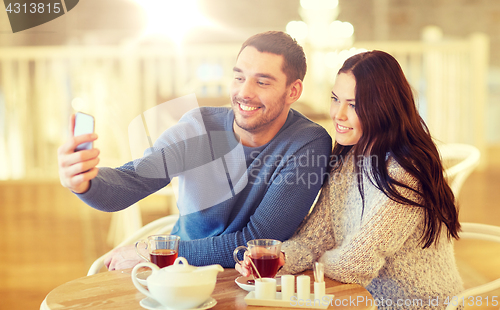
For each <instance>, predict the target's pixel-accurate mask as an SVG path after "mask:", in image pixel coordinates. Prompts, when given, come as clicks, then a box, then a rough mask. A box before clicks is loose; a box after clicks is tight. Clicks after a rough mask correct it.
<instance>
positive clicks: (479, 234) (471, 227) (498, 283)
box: [446, 223, 500, 310]
mask: <svg viewBox="0 0 500 310" xmlns="http://www.w3.org/2000/svg"><path fill="white" fill-rule="evenodd" d="M461 225H462V231H461V232H460V233H459V236H460V239H475V240H485V241H492V242H497V243H500V227H498V226H493V225H486V224H480V223H461ZM499 288H500V278H499V279H496V280H493V281H491V282H488V283H486V284H482V285H479V286H475V287H471V288H469V289H466V290H464V291H463V292H461V293H460V294H458V296H457V299H454V300H455V301H456V302H450V303H449V304H448V306H447V307H446V310H455V309H457V308H458V306H459V305H461V304H463V303H465V305H467V304H468V302H469V301H470V299H469V297H470V296H476V295H481V294H484V293H488V292H491V291H493V290H496V289H499ZM462 299H463V301H462Z"/></svg>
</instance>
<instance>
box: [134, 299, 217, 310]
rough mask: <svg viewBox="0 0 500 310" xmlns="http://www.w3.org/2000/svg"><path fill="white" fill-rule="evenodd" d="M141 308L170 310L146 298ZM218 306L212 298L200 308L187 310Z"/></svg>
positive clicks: (202, 309)
mask: <svg viewBox="0 0 500 310" xmlns="http://www.w3.org/2000/svg"><path fill="white" fill-rule="evenodd" d="M139 304H140V305H141V307H143V308H146V309H149V310H169V309H170V308H167V307H164V306H162V305H161V304H160V303H159V302H157V301H156V300H154V299H152V298H149V297H146V298H144V299H143V300H141V301H140V302H139ZM216 304H217V300H215V298H212V297H210V298H209V299H207V301H205V302H204V303H203V304H201V305H200V306H199V307H197V308H194V309H187V310H204V309H210V308H212V307H213V306H215V305H216Z"/></svg>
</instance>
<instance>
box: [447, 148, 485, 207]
mask: <svg viewBox="0 0 500 310" xmlns="http://www.w3.org/2000/svg"><path fill="white" fill-rule="evenodd" d="M438 150H439V153H440V154H441V160H442V161H443V166H444V168H445V174H446V177H447V179H448V184H449V185H450V187H451V190H452V191H453V194H454V195H455V197H456V198H457V199H458V194H459V193H460V190H461V189H462V186H463V185H464V182H465V180H466V179H467V178H468V177H469V175H470V174H471V173H472V171H474V169H475V168H476V167H477V166H478V165H479V159H480V157H481V153H480V152H479V150H478V149H477V148H476V147H475V146H472V145H468V144H462V143H447V144H438Z"/></svg>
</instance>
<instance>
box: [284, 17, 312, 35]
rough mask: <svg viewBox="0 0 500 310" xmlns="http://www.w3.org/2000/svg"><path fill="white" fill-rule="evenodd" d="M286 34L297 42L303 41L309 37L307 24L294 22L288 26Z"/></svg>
mask: <svg viewBox="0 0 500 310" xmlns="http://www.w3.org/2000/svg"><path fill="white" fill-rule="evenodd" d="M286 32H287V33H288V34H289V35H290V36H291V37H292V38H294V39H296V40H303V39H305V38H306V37H307V32H308V29H307V24H306V23H304V22H303V21H294V20H293V21H291V22H289V23H288V24H287V25H286Z"/></svg>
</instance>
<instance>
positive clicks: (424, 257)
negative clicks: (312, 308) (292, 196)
mask: <svg viewBox="0 0 500 310" xmlns="http://www.w3.org/2000/svg"><path fill="white" fill-rule="evenodd" d="M330 115H331V117H332V119H333V122H334V125H335V129H336V136H335V139H336V143H335V146H334V148H333V153H332V163H331V166H332V170H331V173H330V178H329V180H328V182H327V183H325V185H324V186H323V190H322V192H321V195H320V198H319V200H318V202H317V204H316V206H315V208H314V210H313V211H312V212H311V213H310V214H309V215H308V216H307V217H306V218H305V220H304V222H303V223H302V224H301V226H300V227H299V229H298V230H297V232H296V233H295V235H294V236H293V237H292V238H291V239H290V240H288V241H286V242H284V244H283V246H282V249H283V251H284V253H285V257H286V260H285V261H286V263H285V264H284V266H283V269H282V270H281V272H280V273H282V274H293V273H298V272H301V271H303V270H306V269H312V266H313V263H314V262H316V261H319V262H322V263H324V264H325V274H326V276H328V277H330V278H332V279H334V280H337V281H340V282H344V283H359V284H361V285H363V286H364V287H366V288H367V290H368V291H369V292H370V293H371V294H372V296H373V297H374V298H375V301H376V303H377V304H378V307H379V309H391V308H392V309H427V308H428V309H439V308H443V309H444V308H445V307H446V305H447V304H446V302H451V301H452V298H453V296H456V295H457V294H458V293H459V292H460V291H461V290H463V287H462V281H461V279H460V276H459V274H458V271H457V269H456V264H455V259H454V254H453V247H452V242H451V239H452V238H458V232H459V230H460V224H459V222H458V212H457V209H456V207H455V201H454V196H453V193H452V191H451V189H450V187H449V186H448V185H447V183H446V180H445V178H444V176H443V166H442V164H441V161H440V157H439V153H438V151H437V149H436V146H435V144H434V143H433V141H432V138H431V136H430V134H429V131H428V129H427V127H426V125H425V123H424V122H423V120H422V119H421V118H420V116H419V114H418V112H417V109H416V106H415V102H414V98H413V95H412V91H411V87H410V85H409V83H408V81H407V80H406V78H405V76H404V74H403V71H402V70H401V67H400V66H399V64H398V62H397V61H396V60H395V59H394V58H393V57H392V56H391V55H389V54H387V53H385V52H381V51H371V52H366V53H361V54H357V55H355V56H352V57H350V58H349V59H347V61H346V62H345V63H344V65H343V66H342V68H341V69H340V70H339V73H338V76H337V79H336V81H335V85H334V87H333V91H332V103H331V109H330ZM282 261H283V260H282ZM245 262H246V264H247V265H246V266H244V267H241V266H239V265H237V266H236V268H237V269H238V270H239V271H240V272H241V273H242V274H243V275H248V274H249V269H248V261H245ZM244 265H245V264H244ZM436 306H438V307H437V308H436Z"/></svg>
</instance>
